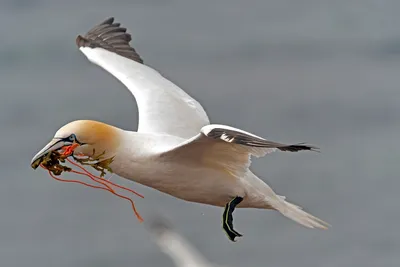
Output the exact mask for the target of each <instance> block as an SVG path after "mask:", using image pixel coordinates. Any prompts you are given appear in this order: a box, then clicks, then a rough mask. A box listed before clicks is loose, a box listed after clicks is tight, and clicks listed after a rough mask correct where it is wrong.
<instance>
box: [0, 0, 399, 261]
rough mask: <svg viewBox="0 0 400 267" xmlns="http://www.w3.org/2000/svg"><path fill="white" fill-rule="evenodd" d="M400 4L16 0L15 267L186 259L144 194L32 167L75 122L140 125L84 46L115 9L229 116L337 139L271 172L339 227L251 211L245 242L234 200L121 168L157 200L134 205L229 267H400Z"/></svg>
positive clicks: (0, 7) (213, 112) (11, 226)
mask: <svg viewBox="0 0 400 267" xmlns="http://www.w3.org/2000/svg"><path fill="white" fill-rule="evenodd" d="M399 10H400V2H399V1H388V0H387V1H384V0H382V1H370V0H351V1H349V0H339V1H314V0H301V1H298V0H283V1H265V0H264V1H261V0H248V1H239V0H221V1H211V0H204V1H184V0H169V1H167V0H165V1H160V0H152V1H149V0H147V1H144V0H139V1H126V0H113V1H104V0H96V1H95V0H83V1H77V0H71V1H50V0H5V1H4V0H3V1H0V36H1V38H0V81H1V91H0V92H1V97H0V125H1V128H0V151H1V153H0V167H1V173H2V175H1V181H0V259H1V264H0V266H4V267H23V266H30V267H36V266H41V267H42V266H57V267H67V266H68V267H69V266H75V267H78V266H79V267H80V266H82V267H83V266H85V267H86V266H87V267H92V266H93V267H103V266H113V267H119V266H121V267H122V266H124V267H126V266H141V267H146V266H151V267H156V266H163V267H170V266H173V263H172V261H171V260H170V259H169V258H168V257H167V256H166V255H164V254H163V253H162V252H160V251H159V250H158V247H157V246H156V245H155V244H154V242H152V240H151V239H150V235H149V234H148V232H146V230H145V227H144V225H143V224H139V223H138V221H137V220H136V218H135V217H134V216H133V213H132V211H131V209H130V206H129V203H127V202H125V201H123V200H121V199H119V198H116V197H115V196H113V195H112V194H108V193H106V192H100V191H98V190H94V189H90V188H87V187H83V186H80V185H71V184H64V183H59V182H56V181H54V180H52V179H51V178H50V177H49V176H48V175H47V174H46V173H45V172H44V171H43V170H36V171H33V170H32V169H31V168H30V165H29V163H30V159H31V158H32V156H33V155H34V154H35V153H36V152H37V151H38V150H39V149H40V148H41V147H42V146H43V145H44V144H45V143H47V141H49V140H50V138H51V137H52V136H53V134H54V133H55V131H56V130H57V129H58V128H59V127H61V126H62V125H64V124H65V123H67V122H69V121H72V120H76V119H95V120H100V121H104V122H106V123H109V124H112V125H115V126H118V127H121V128H125V129H130V130H135V129H136V125H137V108H136V104H135V101H134V98H133V97H132V96H131V95H130V93H129V92H128V90H127V89H126V88H125V87H124V86H123V85H122V84H121V83H119V81H118V80H116V79H115V78H113V77H112V76H111V75H109V74H108V73H106V72H105V71H104V70H102V69H100V68H99V67H97V66H95V65H92V64H91V63H90V62H88V61H87V59H86V58H85V57H84V55H83V54H82V53H80V51H79V50H78V49H77V47H76V45H75V37H76V35H78V34H82V33H85V32H86V31H87V30H88V29H89V28H90V27H92V26H94V25H95V24H96V23H99V22H101V21H102V20H104V19H106V18H107V17H109V16H114V17H116V20H118V21H119V22H121V23H122V24H123V26H125V27H127V28H128V29H129V32H130V33H132V36H133V41H132V43H133V44H134V46H135V48H136V50H137V51H138V52H139V54H140V55H141V57H142V58H143V59H144V61H145V63H146V64H149V65H150V66H152V67H154V68H156V69H157V70H160V71H161V72H162V73H163V74H164V75H165V76H166V77H168V78H169V79H171V80H172V81H173V82H175V83H177V84H178V85H179V86H180V87H182V88H183V89H185V90H186V91H187V92H188V93H189V94H191V95H192V96H193V97H195V98H196V99H197V100H199V101H200V102H201V103H202V105H203V107H204V108H205V109H206V111H207V112H208V114H209V116H210V118H211V120H212V122H214V123H220V124H227V125H231V126H235V127H239V128H242V129H245V130H247V131H250V132H253V133H255V134H257V135H260V136H263V137H266V138H269V139H271V140H273V141H279V142H287V143H296V142H308V143H311V144H314V145H317V146H319V147H320V148H321V152H322V153H319V154H318V153H308V152H303V153H274V154H270V155H267V156H266V157H265V158H261V159H256V160H253V170H254V171H255V172H256V173H257V174H258V175H259V176H260V177H262V178H263V179H264V180H265V181H267V182H268V183H269V184H270V185H271V186H272V188H274V190H275V191H276V192H277V193H278V194H280V195H285V196H287V197H288V199H289V200H290V201H292V202H294V203H296V204H298V205H300V206H302V207H304V208H305V210H306V211H308V212H310V213H312V214H313V215H315V216H318V217H320V218H321V219H324V220H326V221H327V222H329V223H330V224H331V225H332V228H330V229H329V230H327V231H322V230H310V229H306V228H304V227H302V226H299V225H297V224H296V223H294V222H292V221H290V220H288V219H286V218H284V217H283V216H281V215H280V214H278V213H277V212H274V211H263V210H253V209H239V210H237V211H235V226H236V228H237V230H238V231H239V232H241V233H242V234H243V238H242V239H240V240H239V241H238V242H237V243H231V242H230V241H229V240H228V239H227V238H226V236H225V235H224V233H223V232H222V229H221V225H220V221H221V219H220V216H221V214H222V210H221V209H220V208H216V207H210V206H205V205H201V204H193V203H186V202H184V201H181V200H178V199H175V198H173V197H171V196H168V195H164V194H162V193H159V192H157V191H155V190H152V189H150V188H146V187H144V186H140V185H137V184H135V183H133V182H129V181H126V180H123V179H120V178H118V177H113V178H112V179H113V181H114V182H119V183H121V184H123V185H128V186H129V187H131V188H133V189H135V190H137V191H139V192H140V193H142V194H144V195H145V199H143V200H142V199H139V198H134V199H135V203H136V205H137V208H138V209H139V211H140V212H141V213H142V215H143V216H144V217H145V218H146V216H150V215H151V214H153V213H159V214H162V215H163V216H165V217H167V218H168V219H169V220H170V221H171V223H173V225H174V226H175V228H176V229H177V230H178V231H179V232H180V233H182V234H183V235H184V236H185V237H186V238H187V239H188V240H190V241H191V242H192V243H193V244H194V245H195V246H196V247H197V248H198V249H199V250H200V251H201V252H202V253H203V254H204V255H205V257H207V258H208V259H209V260H211V261H213V262H216V263H219V264H225V265H230V266H236V267H240V266H252V267H258V266H259V267H265V266H268V267H269V266H271V267H272V266H273V267H291V266H296V267H310V266H318V267H319V266H321V267H338V266H346V267H347V266H348V267H354V266H362V267H375V266H380V267H392V266H393V267H394V266H399V264H400V253H399V252H400V231H399V230H398V226H399V223H400V207H399V204H400V196H399V193H398V192H399V188H400V177H399V170H400V167H399V166H400V164H399V159H400V149H399V148H400V146H399V141H398V140H399V133H400V105H399V102H400V27H399V25H400V16H399V15H398V13H399ZM70 178H74V177H73V176H70ZM75 178H76V177H75Z"/></svg>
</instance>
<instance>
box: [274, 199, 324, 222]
mask: <svg viewBox="0 0 400 267" xmlns="http://www.w3.org/2000/svg"><path fill="white" fill-rule="evenodd" d="M274 208H275V209H276V210H277V211H279V212H280V213H282V214H283V215H284V216H285V217H287V218H289V219H292V220H293V221H295V222H297V223H299V224H301V225H303V226H305V227H308V228H320V229H328V227H329V226H331V225H329V224H328V223H327V222H324V221H323V220H321V219H319V218H317V217H315V216H313V215H311V214H309V213H307V212H305V211H304V210H302V208H301V207H299V206H296V205H294V204H292V203H290V202H288V201H286V200H284V198H282V201H279V202H278V203H276V204H275V205H274Z"/></svg>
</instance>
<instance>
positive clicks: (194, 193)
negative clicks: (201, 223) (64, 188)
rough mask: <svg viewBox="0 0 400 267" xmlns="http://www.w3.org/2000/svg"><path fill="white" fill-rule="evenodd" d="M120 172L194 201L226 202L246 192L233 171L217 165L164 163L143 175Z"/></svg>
mask: <svg viewBox="0 0 400 267" xmlns="http://www.w3.org/2000/svg"><path fill="white" fill-rule="evenodd" d="M117 174H118V175H120V176H122V177H124V178H127V179H130V180H133V181H135V182H138V183H140V184H143V185H145V186H148V187H151V188H154V189H156V190H159V191H161V192H163V193H166V194H169V195H172V196H174V197H176V198H180V199H183V200H186V201H190V202H197V203H203V204H209V205H214V206H221V207H223V206H225V205H226V203H228V202H229V201H231V200H232V198H233V197H235V196H243V195H244V190H243V186H241V183H240V182H239V180H238V179H237V178H236V177H235V176H232V175H231V174H229V173H224V172H221V171H216V170H213V169H196V168H189V167H184V166H179V167H174V168H171V167H167V166H163V168H160V169H159V171H156V170H155V169H154V166H153V171H152V172H151V174H150V173H148V174H143V172H142V175H140V176H130V175H126V174H125V173H121V174H119V173H117Z"/></svg>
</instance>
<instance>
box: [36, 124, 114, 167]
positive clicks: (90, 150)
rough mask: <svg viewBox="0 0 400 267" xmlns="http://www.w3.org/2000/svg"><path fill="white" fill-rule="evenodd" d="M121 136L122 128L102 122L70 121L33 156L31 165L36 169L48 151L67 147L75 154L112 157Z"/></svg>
mask: <svg viewBox="0 0 400 267" xmlns="http://www.w3.org/2000/svg"><path fill="white" fill-rule="evenodd" d="M120 136H121V130H120V129H118V128H116V127H113V126H111V125H108V124H105V123H102V122H97V121H91V120H79V121H73V122H70V123H68V124H66V125H64V126H63V127H61V128H60V129H59V130H58V131H57V132H56V134H55V135H54V137H53V138H52V140H51V141H50V142H49V143H48V144H47V145H46V146H45V147H43V148H42V149H41V150H40V151H39V152H38V153H37V154H36V155H35V156H34V157H33V158H32V161H31V166H32V168H34V169H36V168H37V167H38V166H39V165H40V163H41V162H42V160H43V159H44V157H45V156H46V155H47V154H48V153H51V152H53V151H58V150H61V149H63V148H66V147H70V148H72V149H73V155H79V156H86V157H92V158H96V157H98V156H100V155H101V159H108V158H111V157H113V156H115V153H116V150H117V148H118V146H119V144H120Z"/></svg>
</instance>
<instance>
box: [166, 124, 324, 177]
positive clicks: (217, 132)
mask: <svg viewBox="0 0 400 267" xmlns="http://www.w3.org/2000/svg"><path fill="white" fill-rule="evenodd" d="M277 150H280V151H290V152H297V151H301V150H310V151H318V148H317V147H314V146H310V145H307V144H304V143H300V144H295V145H287V144H281V143H276V142H272V141H268V140H266V139H264V138H262V137H259V136H257V135H254V134H251V133H248V132H245V131H243V130H239V129H236V128H233V127H230V126H225V125H216V124H210V125H207V126H204V127H203V128H202V129H201V131H200V133H199V134H197V135H196V136H194V137H192V138H190V139H189V140H187V141H185V142H184V143H182V144H180V145H178V146H177V147H175V148H173V149H171V150H169V151H166V152H164V153H162V154H161V157H173V158H174V159H175V160H179V161H180V162H184V163H186V164H195V165H196V166H199V164H206V165H207V166H209V167H214V168H216V169H221V170H225V171H228V172H230V173H232V174H233V175H235V176H238V177H243V175H244V173H245V172H247V170H248V168H249V167H250V163H251V160H250V156H256V157H262V156H264V155H266V154H268V153H271V152H274V151H277Z"/></svg>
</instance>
